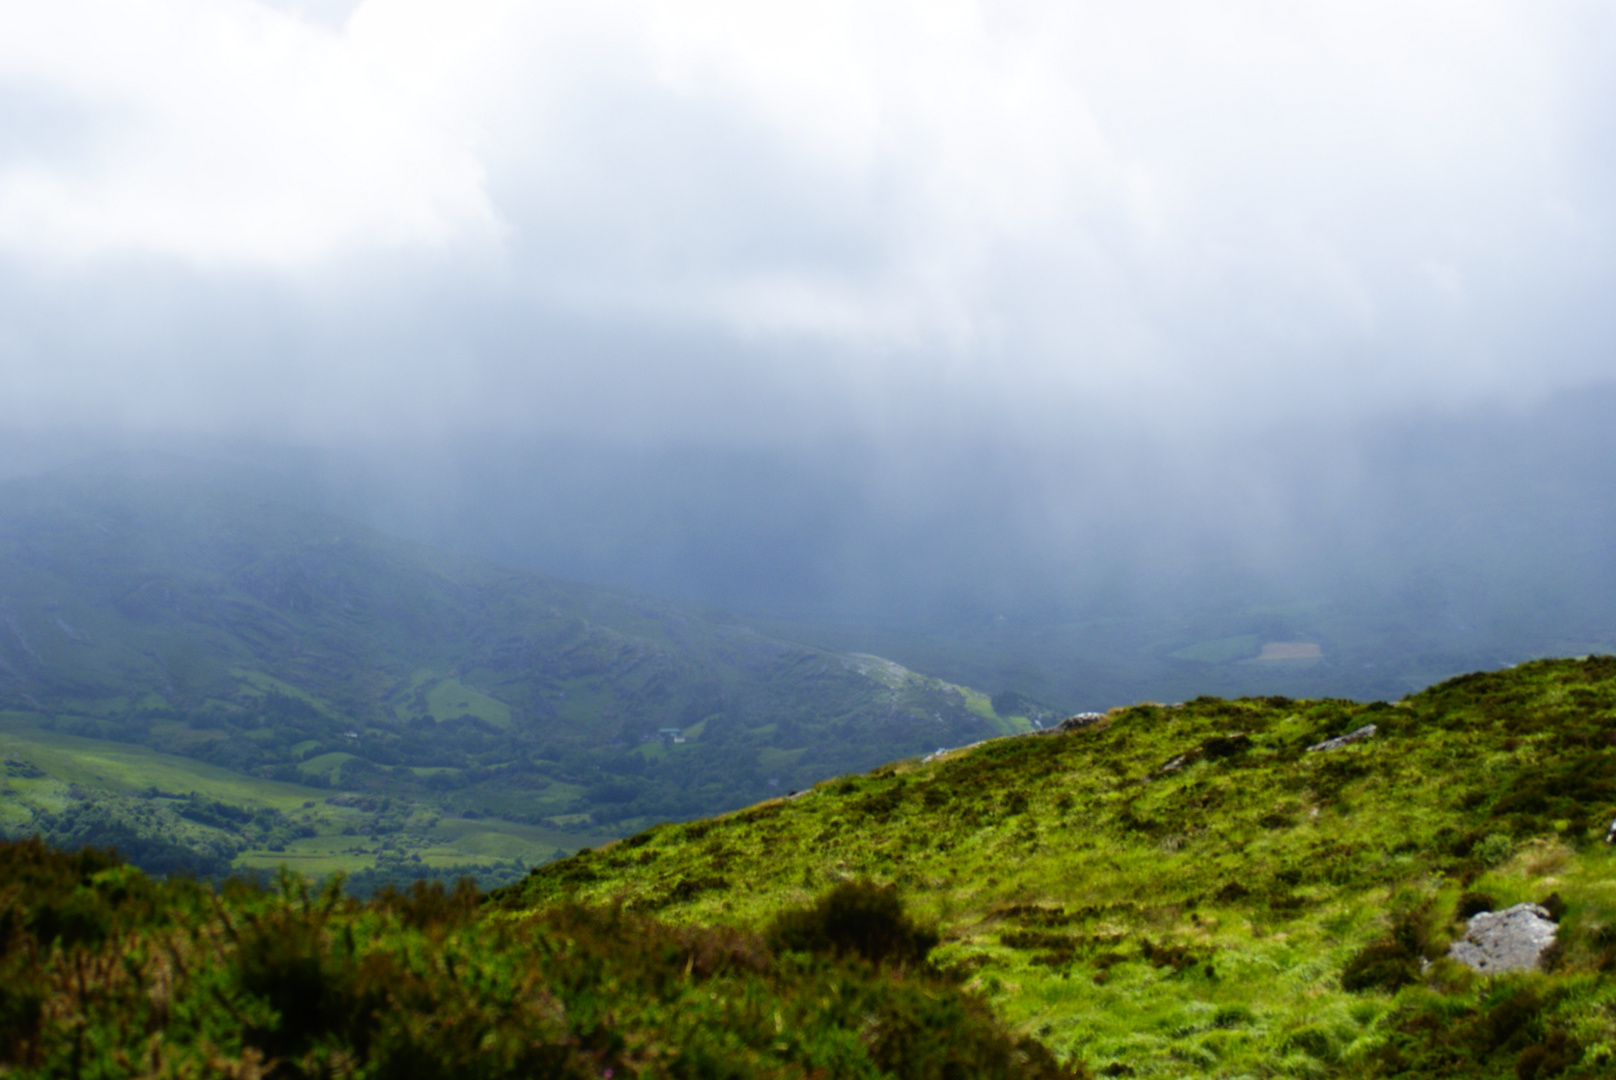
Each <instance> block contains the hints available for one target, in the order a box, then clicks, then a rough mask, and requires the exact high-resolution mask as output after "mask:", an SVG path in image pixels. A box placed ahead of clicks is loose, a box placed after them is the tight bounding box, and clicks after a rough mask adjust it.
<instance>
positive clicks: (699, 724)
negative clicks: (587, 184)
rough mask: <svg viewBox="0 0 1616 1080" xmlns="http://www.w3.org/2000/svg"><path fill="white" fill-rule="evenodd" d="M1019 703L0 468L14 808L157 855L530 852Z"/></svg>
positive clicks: (453, 564) (967, 737) (145, 493)
mask: <svg viewBox="0 0 1616 1080" xmlns="http://www.w3.org/2000/svg"><path fill="white" fill-rule="evenodd" d="M1015 708H1016V710H1017V711H1018V712H1019V715H1005V716H1001V715H999V714H998V713H996V712H995V711H994V709H993V706H992V704H991V702H990V701H989V700H988V699H987V698H986V697H984V696H983V695H980V694H977V693H975V692H973V691H971V690H968V689H966V688H963V687H959V686H954V685H950V684H947V683H944V682H941V681H938V680H936V679H931V678H927V677H924V676H921V675H918V674H916V673H914V672H911V671H908V670H907V669H905V668H903V667H901V666H899V665H897V664H894V663H891V662H889V661H886V660H882V659H880V658H878V657H874V656H867V655H858V654H846V653H838V652H833V651H829V650H825V649H821V648H815V647H811V646H807V645H802V644H797V643H793V642H791V641H786V640H780V639H776V638H771V637H768V636H765V635H763V634H760V633H758V632H756V631H754V630H752V629H749V628H748V627H746V626H744V625H740V624H739V623H737V622H735V621H733V620H730V619H726V618H724V617H722V616H715V615H712V614H710V613H704V612H700V611H697V610H694V609H691V608H688V607H681V606H679V605H675V604H669V603H663V602H660V601H656V600H652V599H649V598H645V597H640V596H635V595H632V594H629V593H624V592H619V591H615V590H611V589H605V588H597V587H591V586H585V585H578V584H569V583H563V582H558V581H554V580H550V579H547V578H543V577H540V576H537V575H534V574H530V573H523V572H518V571H514V570H509V569H505V568H502V567H499V566H496V565H493V564H490V563H486V562H482V561H478V560H475V559H470V558H462V557H457V556H454V555H450V554H447V553H444V552H440V551H434V550H431V549H428V548H425V547H421V546H418V545H414V544H410V543H406V542H403V541H399V540H395V539H391V538H389V537H387V536H384V535H381V534H379V533H376V532H374V531H372V530H369V529H367V528H365V527H363V526H361V525H358V524H355V523H354V522H351V521H346V520H342V519H339V518H334V517H331V516H329V515H325V514H320V513H316V512H313V511H310V510H307V509H304V508H300V507H298V506H297V505H295V504H293V503H287V502H276V501H272V500H268V499H265V498H261V497H258V496H255V495H254V494H252V493H251V492H243V491H237V490H233V489H231V488H230V487H229V486H228V485H224V484H221V483H219V482H217V481H210V480H202V479H197V478H196V477H194V476H174V475H169V476H166V477H163V476H147V477H144V478H142V477H139V476H132V475H129V474H111V473H108V474H103V475H95V474H89V473H76V474H74V473H64V474H57V475H53V476H43V477H34V478H30V479H26V480H12V481H9V482H6V483H4V484H3V485H0V743H3V749H4V750H5V755H6V759H7V761H8V765H7V769H8V771H9V773H10V775H9V777H8V780H7V784H8V787H7V789H6V792H5V794H4V795H3V797H0V814H4V815H5V816H4V817H3V818H0V820H3V821H5V822H6V823H7V825H8V827H9V828H10V829H11V830H12V831H28V830H30V829H43V830H44V831H45V833H46V835H47V836H50V837H51V838H53V839H55V840H59V841H61V842H64V843H68V842H73V843H77V842H86V841H88V842H116V843H118V844H119V845H120V847H121V848H122V849H123V850H124V851H126V852H127V853H129V854H131V855H132V856H134V857H135V858H136V859H137V861H141V860H143V859H144V860H145V864H146V865H152V866H153V867H154V868H157V867H161V868H164V869H166V868H168V867H169V866H170V865H179V864H183V863H184V861H185V855H184V853H185V851H187V850H189V851H192V852H193V853H194V855H195V858H194V859H193V865H194V867H195V868H197V869H199V870H201V871H202V872H217V871H219V870H221V869H222V868H225V867H228V866H237V867H241V866H251V865H260V866H264V865H273V864H274V863H276V862H280V861H287V862H289V863H291V864H292V865H293V866H297V867H299V868H301V869H303V870H305V871H308V872H311V873H324V872H328V871H330V870H334V869H347V870H350V871H352V870H360V869H367V868H369V869H374V868H376V867H378V866H388V867H391V868H392V871H391V872H393V873H406V872H419V871H423V870H424V869H430V868H432V867H437V868H439V869H440V870H443V871H445V872H448V871H450V870H454V871H458V870H461V869H464V868H465V867H467V866H471V865H474V864H481V865H484V867H485V869H486V868H487V867H488V865H491V864H492V863H499V866H498V867H497V868H496V869H497V870H498V872H500V873H508V872H516V866H517V863H514V862H511V861H510V860H517V861H518V862H521V863H531V862H535V861H540V860H542V859H544V858H548V857H549V856H550V855H552V854H553V853H554V852H556V851H557V850H568V849H571V848H575V847H578V846H580V845H581V844H585V843H591V842H598V841H599V840H600V839H601V838H603V837H607V836H611V835H617V834H620V833H622V832H624V831H631V830H632V829H634V828H637V827H640V826H643V825H645V824H647V823H650V822H652V821H660V820H668V819H681V818H688V817H693V816H698V815H702V814H711V813H715V812H718V811H721V810H724V809H729V808H732V807H735V806H740V805H744V804H746V803H749V802H754V801H756V800H757V799H759V798H763V797H765V796H767V795H769V794H771V793H774V792H786V791H790V790H793V789H800V788H803V787H806V786H808V785H809V784H811V783H813V782H814V781H816V780H819V779H822V778H824V777H826V776H831V775H835V774H838V773H842V772H846V771H849V770H856V769H862V768H868V767H870V766H872V765H875V764H877V763H879V762H882V761H887V760H891V759H894V758H899V757H905V756H909V755H913V754H916V753H921V752H925V751H930V750H933V749H936V748H937V747H939V746H951V745H958V744H961V743H966V742H970V741H974V740H977V739H981V738H984V737H987V736H990V735H995V734H1002V733H1005V732H1009V731H1013V730H1025V729H1027V728H1028V727H1029V726H1030V724H1032V723H1036V722H1041V721H1042V720H1043V719H1045V716H1044V714H1043V713H1041V712H1040V710H1039V708H1038V706H1037V705H1036V704H1035V703H1030V702H1022V701H1020V700H1019V699H1018V700H1017V701H1016V703H1015ZM1007 711H1008V710H1007ZM175 860H179V862H178V863H176V862H175ZM221 860H223V861H221Z"/></svg>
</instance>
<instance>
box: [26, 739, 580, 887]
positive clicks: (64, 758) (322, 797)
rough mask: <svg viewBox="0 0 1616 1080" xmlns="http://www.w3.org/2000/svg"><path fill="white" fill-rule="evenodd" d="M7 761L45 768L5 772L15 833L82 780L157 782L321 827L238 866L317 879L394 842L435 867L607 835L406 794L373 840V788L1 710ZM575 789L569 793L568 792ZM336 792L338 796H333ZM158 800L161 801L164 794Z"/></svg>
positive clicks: (123, 787)
mask: <svg viewBox="0 0 1616 1080" xmlns="http://www.w3.org/2000/svg"><path fill="white" fill-rule="evenodd" d="M351 758H352V755H350V754H341V753H333V754H326V755H321V756H320V757H318V758H314V759H311V760H310V761H308V762H305V763H304V767H305V768H306V769H308V771H310V772H321V773H330V772H334V771H335V770H337V769H338V768H339V767H340V765H341V763H342V762H343V761H346V760H350V759H351ZM0 759H3V760H8V761H16V762H21V763H25V764H26V765H29V766H32V767H33V768H34V769H37V770H38V771H39V772H40V773H41V774H43V775H40V776H36V777H18V776H7V777H5V778H3V780H0V808H3V809H5V810H8V811H10V812H9V813H6V814H5V815H4V816H3V817H0V821H4V822H5V825H6V827H7V828H8V830H9V831H11V832H13V833H27V832H29V831H31V826H32V822H33V819H34V814H35V811H43V812H46V813H59V812H61V811H62V810H64V809H65V808H66V807H68V806H69V805H71V804H72V803H73V802H74V799H73V797H72V794H71V793H72V792H73V790H74V789H75V788H78V789H90V790H92V791H102V792H111V793H114V794H118V795H123V796H130V797H138V796H141V795H144V794H145V793H148V792H150V791H152V790H153V789H155V790H157V791H160V792H164V793H173V794H180V795H190V794H192V793H194V794H196V795H198V796H201V797H203V798H205V799H209V800H216V801H218V802H222V803H225V804H228V805H231V806H238V807H244V808H247V809H249V810H250V809H253V808H258V807H267V808H272V809H274V810H277V811H280V812H281V813H282V814H284V815H286V816H287V817H288V818H290V819H292V820H293V821H295V822H297V823H306V824H308V825H310V826H311V827H312V828H313V829H315V831H316V835H314V836H310V837H299V838H296V839H291V840H287V841H285V843H284V847H283V848H282V849H281V850H278V851H277V850H270V849H265V848H252V847H249V848H247V849H246V850H243V851H242V852H241V853H240V854H239V855H238V856H237V857H236V858H235V861H234V865H235V866H236V867H237V868H238V869H244V870H246V869H274V868H276V867H278V866H281V865H283V864H284V865H286V866H289V867H291V868H292V869H294V870H296V871H298V872H299V873H302V874H306V875H310V876H313V877H316V878H322V877H325V876H327V875H330V874H334V873H338V872H341V873H347V874H352V873H356V872H360V871H366V870H375V869H377V867H378V865H379V864H378V859H377V855H378V854H379V853H380V852H381V851H383V850H386V849H391V850H392V851H394V852H396V853H397V855H398V856H399V857H400V858H403V859H408V858H409V857H410V856H413V855H419V856H420V858H421V860H422V861H423V862H424V863H425V864H426V865H428V866H434V867H444V866H459V867H472V866H476V865H478V864H484V863H488V862H489V861H491V860H497V861H508V860H516V861H517V862H519V863H521V864H523V865H525V866H531V865H535V864H538V863H543V862H545V861H547V860H549V859H550V858H552V857H553V856H554V855H555V853H556V852H557V851H573V850H576V849H577V848H580V847H586V846H588V845H590V844H594V843H599V842H600V836H599V834H598V833H596V832H594V831H591V830H587V829H585V830H567V829H555V828H547V827H543V826H537V825H529V824H523V823H519V822H511V821H501V820H499V819H497V818H475V819H473V818H462V817H457V816H453V815H444V814H441V813H439V812H438V811H436V810H434V809H433V808H432V807H430V806H423V805H420V804H417V803H413V802H410V801H408V800H399V801H398V803H397V806H396V807H395V808H394V809H393V810H392V811H391V815H390V816H391V818H392V819H393V820H394V822H395V823H397V824H398V825H400V828H399V830H398V831H397V832H389V833H384V834H381V835H379V836H377V837H374V838H373V837H370V836H365V835H362V830H363V829H365V828H366V827H367V826H371V827H374V825H373V822H376V821H379V820H381V818H380V816H378V815H377V814H375V813H374V812H372V811H369V810H366V809H364V808H363V807H362V806H359V805H343V803H344V801H347V802H349V803H352V802H354V801H356V800H360V799H363V798H366V797H365V796H362V795H355V794H354V793H351V792H349V793H343V792H340V791H339V792H337V793H335V794H334V793H333V792H332V790H331V789H330V788H319V787H310V786H305V785H301V784H289V783H283V782H280V781H275V780H267V779H263V778H259V777H252V776H244V775H242V774H241V773H238V772H233V771H231V770H228V769H223V768H219V767H217V766H213V765H208V764H205V763H203V762H199V761H196V760H195V759H192V758H187V757H181V756H178V755H173V754H164V753H160V752H158V751H155V750H151V749H149V748H147V747H144V746H138V745H134V744H127V743H112V742H107V741H105V740H100V739H86V738H81V737H79V736H74V735H68V734H64V733H62V732H59V731H51V730H47V729H44V728H41V727H40V726H39V725H38V723H37V721H35V720H33V719H32V718H29V717H25V716H20V715H18V714H0ZM568 794H569V792H567V791H563V792H562V793H561V795H562V796H563V798H565V797H566V796H567V795H568ZM333 798H335V799H336V800H337V801H336V802H332V801H331V800H332V799H333ZM158 805H162V801H161V800H159V801H158ZM401 815H402V816H401ZM345 830H346V833H347V834H346V835H345ZM202 831H203V832H206V830H202ZM210 835H211V834H210ZM356 848H357V849H360V850H357V851H356V850H355V849H356Z"/></svg>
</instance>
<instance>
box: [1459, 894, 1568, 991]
mask: <svg viewBox="0 0 1616 1080" xmlns="http://www.w3.org/2000/svg"><path fill="white" fill-rule="evenodd" d="M1556 929H1557V928H1556V927H1555V925H1554V922H1553V921H1552V920H1551V919H1550V918H1549V912H1548V909H1547V908H1544V907H1541V906H1539V905H1537V904H1516V905H1515V906H1514V907H1512V908H1505V909H1504V910H1503V911H1483V912H1482V913H1481V914H1480V915H1473V916H1471V918H1470V922H1469V924H1468V925H1467V927H1466V929H1465V936H1464V937H1463V939H1461V940H1459V941H1455V942H1454V943H1453V944H1452V945H1451V946H1449V947H1448V955H1449V956H1451V957H1452V958H1453V959H1455V960H1457V961H1459V962H1460V963H1462V964H1464V965H1466V966H1467V967H1470V968H1472V969H1474V970H1476V971H1479V972H1481V973H1482V974H1484V975H1496V974H1498V973H1499V972H1501V971H1530V970H1532V969H1533V968H1535V967H1537V965H1538V961H1539V960H1540V959H1541V958H1542V956H1543V950H1544V949H1547V948H1548V947H1549V946H1550V945H1552V944H1554V935H1555V931H1556Z"/></svg>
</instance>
